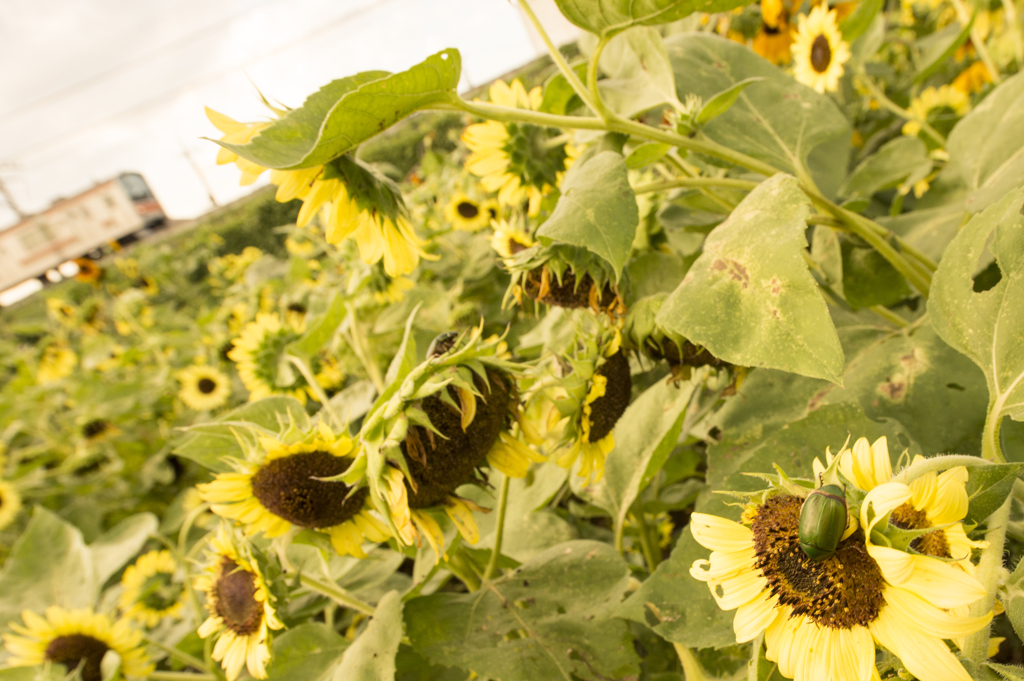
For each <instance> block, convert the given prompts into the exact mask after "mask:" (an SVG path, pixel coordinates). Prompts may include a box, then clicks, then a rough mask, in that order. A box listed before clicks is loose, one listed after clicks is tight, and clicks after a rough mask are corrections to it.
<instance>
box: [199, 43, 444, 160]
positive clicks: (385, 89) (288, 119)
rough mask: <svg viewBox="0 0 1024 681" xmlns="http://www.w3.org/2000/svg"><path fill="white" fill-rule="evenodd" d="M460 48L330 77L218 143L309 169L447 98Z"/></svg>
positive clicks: (252, 157)
mask: <svg viewBox="0 0 1024 681" xmlns="http://www.w3.org/2000/svg"><path fill="white" fill-rule="evenodd" d="M461 72H462V60H461V57H460V56H459V51H458V50H456V49H447V50H444V51H442V52H438V53H437V54H434V55H431V56H430V57H427V58H426V59H425V60H424V61H422V62H421V63H419V64H417V65H416V66H413V67H412V68H411V69H409V70H408V71H402V72H401V73H388V72H387V71H364V72H363V73H359V74H357V75H355V76H349V77H347V78H341V79H339V80H335V81H332V82H331V83H330V84H328V85H326V86H325V87H323V88H321V89H320V90H319V91H318V92H316V93H314V94H312V95H310V96H309V97H308V98H307V99H306V101H305V102H303V104H302V106H300V107H299V108H297V109H292V110H291V111H288V112H287V113H285V114H284V115H283V116H282V117H281V118H279V119H277V120H276V121H274V122H273V123H271V124H270V125H269V126H267V127H266V128H264V129H263V130H261V131H260V133H259V134H258V135H256V136H255V137H253V138H252V139H251V140H249V141H248V142H246V143H245V144H231V143H228V142H219V141H217V140H213V141H216V142H217V144H220V145H221V146H222V147H224V148H225V149H229V150H231V151H233V152H235V153H236V154H238V155H239V156H241V157H242V158H246V159H248V160H250V161H252V162H253V163H256V164H259V165H261V166H263V167H265V168H281V169H285V170H294V169H298V168H311V167H313V166H317V165H320V164H323V163H326V162H327V161H330V160H331V159H334V158H337V157H338V156H341V155H342V154H344V153H345V152H347V151H351V150H352V149H354V148H355V147H357V146H358V145H359V144H360V143H361V142H363V141H365V140H367V139H369V138H371V137H373V136H374V135H376V134H377V133H379V132H381V131H382V130H385V129H387V128H389V127H391V126H392V125H394V124H395V123H396V122H398V121H399V120H401V119H403V118H405V117H406V116H408V115H409V114H411V113H413V112H415V111H418V110H419V109H423V108H425V107H427V106H430V105H431V104H437V103H439V102H443V101H446V100H448V99H450V98H451V97H452V96H453V95H454V93H455V88H456V87H458V84H459V76H460V74H461Z"/></svg>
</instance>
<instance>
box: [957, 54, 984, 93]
mask: <svg viewBox="0 0 1024 681" xmlns="http://www.w3.org/2000/svg"><path fill="white" fill-rule="evenodd" d="M991 82H992V74H990V73H989V72H988V69H987V68H986V67H985V64H984V63H983V62H980V61H976V62H974V63H973V64H971V65H970V66H968V67H967V68H966V69H964V70H963V71H961V72H960V75H958V76H957V77H956V78H954V79H953V87H955V88H956V89H957V90H959V91H960V92H963V93H964V94H968V95H970V94H974V93H975V92H981V91H982V90H983V89H984V88H985V85H987V84H988V83H991Z"/></svg>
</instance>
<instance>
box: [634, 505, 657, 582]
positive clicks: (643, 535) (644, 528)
mask: <svg viewBox="0 0 1024 681" xmlns="http://www.w3.org/2000/svg"><path fill="white" fill-rule="evenodd" d="M633 520H634V521H635V522H636V532H637V534H638V535H639V537H640V550H641V551H642V552H643V554H644V560H645V561H647V570H648V571H649V572H652V573H653V572H654V570H655V569H656V568H657V567H658V564H659V563H661V549H659V548H658V547H657V545H654V544H652V543H651V535H650V531H649V529H650V528H649V527H648V525H647V518H645V517H644V512H643V511H641V510H639V509H637V511H636V513H634V514H633Z"/></svg>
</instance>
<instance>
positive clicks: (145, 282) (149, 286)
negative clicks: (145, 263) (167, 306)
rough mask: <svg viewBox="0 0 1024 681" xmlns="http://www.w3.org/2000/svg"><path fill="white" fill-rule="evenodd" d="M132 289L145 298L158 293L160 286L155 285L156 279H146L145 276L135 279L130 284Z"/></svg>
mask: <svg viewBox="0 0 1024 681" xmlns="http://www.w3.org/2000/svg"><path fill="white" fill-rule="evenodd" d="M132 287H133V288H137V289H139V290H140V291H142V292H143V293H145V294H146V295H147V296H155V295H156V294H158V293H160V285H159V284H157V283H156V279H154V278H153V277H147V276H146V275H142V276H140V277H136V278H135V280H134V281H133V282H132Z"/></svg>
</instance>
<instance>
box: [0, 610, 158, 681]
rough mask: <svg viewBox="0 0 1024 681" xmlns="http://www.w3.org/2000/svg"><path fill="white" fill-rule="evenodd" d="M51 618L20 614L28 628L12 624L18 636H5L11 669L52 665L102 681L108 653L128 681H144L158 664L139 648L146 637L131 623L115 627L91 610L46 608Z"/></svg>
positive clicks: (84, 678) (84, 680)
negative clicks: (118, 661) (114, 655)
mask: <svg viewBox="0 0 1024 681" xmlns="http://www.w3.org/2000/svg"><path fill="white" fill-rule="evenodd" d="M45 614H46V617H45V618H43V617H40V616H39V615H37V614H36V613H34V612H32V611H31V610H25V611H23V612H22V613H21V618H22V620H23V621H24V623H25V624H24V626H22V625H21V624H18V623H17V622H11V623H10V624H9V626H10V627H11V629H13V630H14V632H15V633H16V634H18V635H14V634H4V643H5V644H6V647H7V650H8V651H10V653H11V655H12V657H11V658H10V659H9V660H8V661H7V663H8V664H9V665H10V666H12V667H34V666H37V665H42V664H45V663H47V662H49V663H53V664H62V665H64V666H65V667H66V668H67V670H68V671H69V672H72V671H74V670H75V669H81V673H82V681H102V679H103V674H102V672H101V670H100V664H101V662H102V661H103V656H104V655H106V654H107V651H110V650H113V651H114V652H115V653H117V654H118V655H119V656H120V658H121V671H122V672H124V674H125V675H126V676H129V677H134V678H139V677H145V676H147V675H148V674H149V673H150V672H152V671H153V665H152V664H150V662H149V660H148V659H147V657H146V652H145V650H144V649H143V648H142V647H141V646H140V645H139V644H140V643H141V642H142V635H141V634H140V633H139V632H137V631H133V630H132V629H131V627H130V626H129V624H128V620H127V619H119V620H117V621H116V622H111V621H110V618H109V617H107V616H106V615H101V614H96V613H93V612H92V611H91V610H65V609H64V608H60V607H57V606H55V605H54V606H51V607H49V608H47V609H46V613H45Z"/></svg>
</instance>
